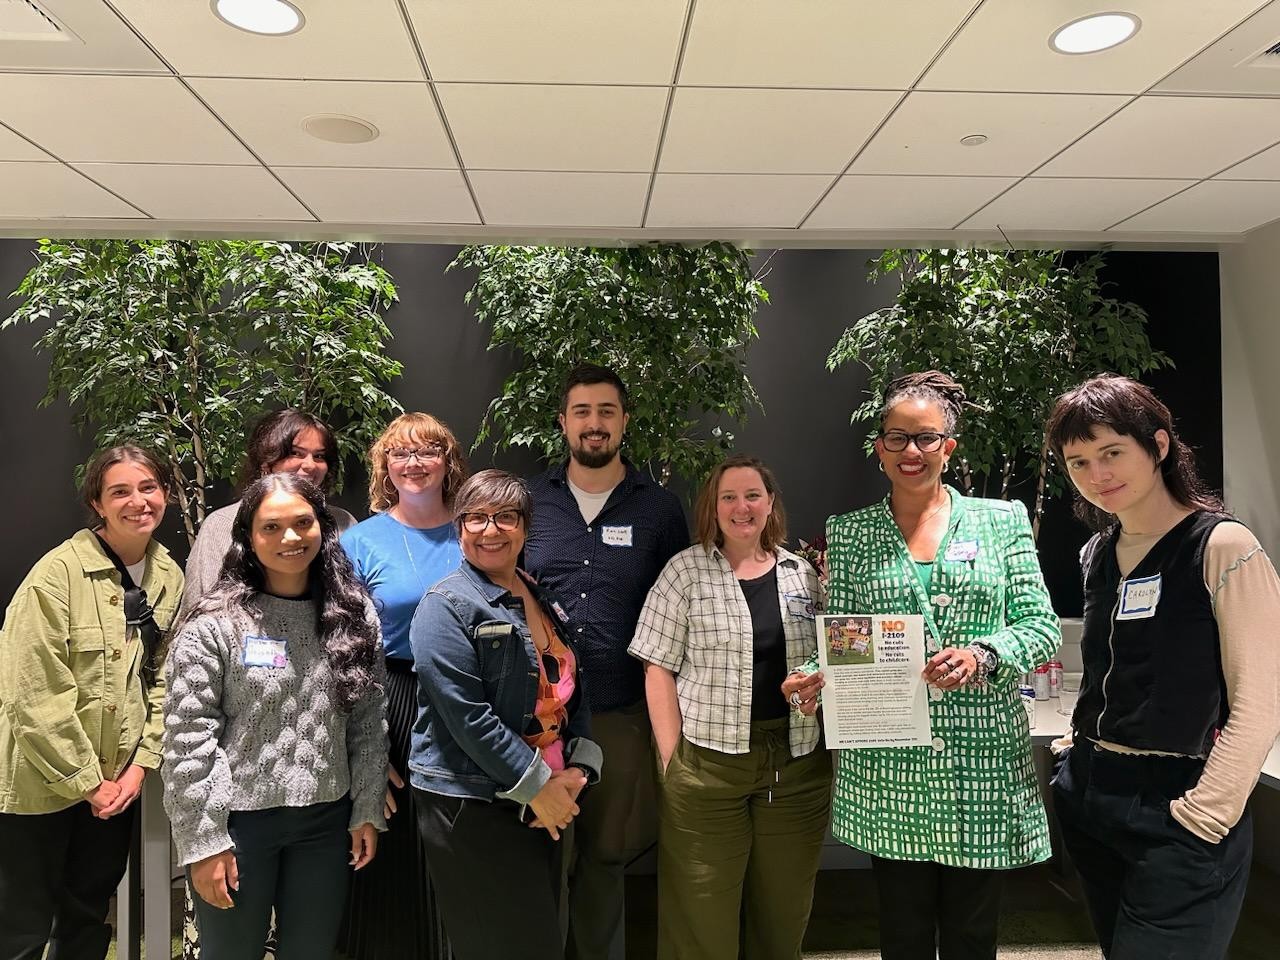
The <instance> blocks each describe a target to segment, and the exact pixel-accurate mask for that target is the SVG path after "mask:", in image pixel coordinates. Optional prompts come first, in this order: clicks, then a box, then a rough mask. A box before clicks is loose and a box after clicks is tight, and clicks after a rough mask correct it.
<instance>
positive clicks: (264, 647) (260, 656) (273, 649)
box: [244, 636, 289, 669]
mask: <svg viewBox="0 0 1280 960" xmlns="http://www.w3.org/2000/svg"><path fill="white" fill-rule="evenodd" d="M244 665H245V666H246V667H273V668H275V669H280V668H281V667H286V666H288V665H289V656H288V654H286V653H285V641H283V640H280V639H277V638H276V637H256V636H254V637H250V636H247V637H245V638H244Z"/></svg>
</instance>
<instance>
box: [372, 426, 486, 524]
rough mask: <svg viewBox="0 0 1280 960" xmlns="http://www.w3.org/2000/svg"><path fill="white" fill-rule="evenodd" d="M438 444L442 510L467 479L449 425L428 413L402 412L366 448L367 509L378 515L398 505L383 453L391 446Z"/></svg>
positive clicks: (465, 467)
mask: <svg viewBox="0 0 1280 960" xmlns="http://www.w3.org/2000/svg"><path fill="white" fill-rule="evenodd" d="M424 443H438V444H440V446H442V447H444V464H445V474H444V484H443V490H442V492H443V495H444V504H445V506H446V507H450V506H452V505H453V496H454V494H455V493H457V492H458V487H460V486H462V481H464V480H465V479H467V458H466V456H465V455H464V454H463V452H462V447H461V446H460V445H459V444H458V438H457V437H455V436H454V435H453V431H452V430H450V429H449V425H448V424H447V423H445V422H444V421H443V420H437V419H436V418H435V417H433V416H431V414H429V413H402V414H400V416H398V417H396V418H395V419H394V420H392V421H391V422H390V423H389V424H387V429H385V430H383V431H382V436H380V437H378V439H377V440H375V441H374V443H373V446H372V447H370V448H369V510H370V511H371V512H372V513H382V512H383V511H384V510H389V509H391V508H392V507H394V506H395V505H396V504H397V503H399V502H400V493H399V491H398V490H396V488H395V485H394V484H393V483H392V482H391V473H390V470H389V469H388V466H387V454H388V452H389V451H391V450H392V449H393V448H395V447H402V446H418V445H421V444H424Z"/></svg>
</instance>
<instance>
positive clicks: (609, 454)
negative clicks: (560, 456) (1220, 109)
mask: <svg viewBox="0 0 1280 960" xmlns="http://www.w3.org/2000/svg"><path fill="white" fill-rule="evenodd" d="M621 447H622V444H621V443H616V444H610V443H608V442H606V443H605V444H604V446H602V447H601V448H600V449H599V450H592V449H591V448H589V447H588V446H587V445H586V444H585V443H584V442H583V440H582V438H581V437H579V438H578V442H577V443H576V444H574V443H570V444H569V455H570V456H571V457H573V459H574V460H575V461H577V462H578V463H579V464H580V465H581V466H584V467H586V468H587V469H588V470H599V469H600V468H601V467H607V466H608V465H609V464H611V463H612V462H613V460H614V458H615V457H616V456H617V455H618V451H619V450H620V449H621Z"/></svg>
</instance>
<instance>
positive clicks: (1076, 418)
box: [1044, 373, 1225, 531]
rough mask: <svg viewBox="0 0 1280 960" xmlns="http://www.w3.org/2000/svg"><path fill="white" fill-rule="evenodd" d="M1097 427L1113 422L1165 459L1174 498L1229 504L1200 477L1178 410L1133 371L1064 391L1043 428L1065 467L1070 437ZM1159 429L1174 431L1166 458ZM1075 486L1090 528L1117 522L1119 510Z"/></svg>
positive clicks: (1082, 436)
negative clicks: (1177, 426)
mask: <svg viewBox="0 0 1280 960" xmlns="http://www.w3.org/2000/svg"><path fill="white" fill-rule="evenodd" d="M1095 427H1109V428H1110V429H1112V430H1114V431H1115V432H1116V433H1120V434H1124V435H1125V436H1128V437H1133V439H1134V440H1135V441H1137V443H1138V445H1139V446H1140V447H1142V449H1143V450H1145V451H1146V452H1147V454H1148V455H1149V456H1150V457H1151V460H1152V462H1153V463H1158V464H1159V465H1160V475H1161V476H1162V477H1163V478H1164V485H1165V486H1166V487H1168V489H1169V493H1170V495H1171V496H1172V497H1173V499H1174V500H1176V501H1178V503H1180V504H1182V506H1184V507H1186V508H1187V509H1188V510H1207V511H1210V512H1213V513H1217V512H1222V511H1224V510H1225V508H1224V507H1223V505H1222V500H1221V499H1220V498H1219V497H1217V496H1216V495H1215V494H1214V493H1213V492H1212V491H1211V490H1210V489H1209V488H1208V487H1207V486H1206V485H1205V483H1204V481H1203V480H1201V479H1200V474H1199V472H1197V470H1196V458H1195V454H1194V453H1193V452H1192V451H1191V448H1190V447H1188V446H1187V445H1186V444H1185V443H1183V442H1182V440H1181V438H1179V436H1178V433H1177V431H1176V430H1174V429H1173V414H1171V413H1170V412H1169V408H1168V407H1166V406H1165V405H1164V404H1163V403H1161V402H1160V399H1159V398H1158V397H1157V396H1156V395H1155V394H1154V393H1152V392H1151V388H1150V387H1147V386H1145V385H1143V384H1141V383H1139V382H1138V381H1137V380H1132V379H1130V378H1129V377H1122V376H1119V375H1118V374H1114V373H1104V374H1100V375H1099V376H1096V377H1093V378H1092V379H1089V380H1086V381H1085V382H1084V383H1082V384H1080V385H1079V386H1078V387H1074V388H1072V389H1071V390H1068V391H1067V392H1066V393H1064V394H1063V395H1062V396H1060V397H1059V398H1058V399H1057V401H1056V402H1055V403H1054V405H1053V410H1052V412H1050V414H1049V419H1048V421H1047V422H1046V423H1045V427H1044V430H1045V438H1046V439H1047V440H1048V442H1049V449H1050V450H1052V451H1053V455H1054V458H1055V459H1056V460H1057V461H1058V464H1059V466H1061V467H1062V470H1063V472H1064V473H1065V472H1066V469H1067V463H1066V458H1065V457H1064V456H1063V453H1062V448H1063V447H1065V446H1066V445H1067V444H1068V443H1080V442H1082V441H1085V440H1092V439H1094V437H1095V436H1096V435H1095V433H1094V428H1095ZM1157 430H1163V431H1164V432H1165V433H1167V434H1168V435H1169V452H1168V453H1167V454H1165V457H1164V459H1163V460H1162V459H1161V458H1160V447H1159V446H1158V445H1157V443H1156V431H1157ZM1068 480H1070V475H1068ZM1071 489H1072V491H1073V492H1074V494H1075V506H1074V507H1073V509H1074V511H1075V515H1076V517H1077V518H1079V519H1080V520H1082V521H1083V522H1084V523H1085V524H1087V525H1088V526H1089V527H1090V529H1093V530H1099V531H1103V530H1109V529H1110V528H1111V527H1113V526H1115V523H1116V518H1115V516H1114V514H1110V513H1107V511H1105V510H1103V509H1102V508H1100V507H1095V506H1094V505H1093V504H1092V503H1090V502H1089V501H1088V500H1086V499H1085V498H1084V497H1082V496H1080V492H1079V491H1078V490H1076V488H1075V485H1074V484H1072V487H1071Z"/></svg>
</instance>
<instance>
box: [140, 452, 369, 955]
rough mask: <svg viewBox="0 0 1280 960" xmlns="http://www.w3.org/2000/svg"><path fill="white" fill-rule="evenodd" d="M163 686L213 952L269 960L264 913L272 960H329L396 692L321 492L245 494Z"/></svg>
mask: <svg viewBox="0 0 1280 960" xmlns="http://www.w3.org/2000/svg"><path fill="white" fill-rule="evenodd" d="M167 675H168V677H169V688H168V695H167V697H166V699H165V711H164V713H165V736H164V760H165V762H164V768H163V777H164V785H165V809H166V810H168V812H169V817H170V819H171V820H172V823H173V838H174V843H175V845H176V846H177V849H178V855H179V861H180V862H181V863H182V864H183V865H184V866H185V867H186V868H187V874H188V880H189V882H190V884H191V887H192V888H193V889H194V890H195V892H196V895H197V897H196V923H197V926H198V928H199V931H200V940H201V946H202V952H203V956H204V957H205V958H206V960H260V958H261V956H262V944H263V941H264V939H265V937H266V934H267V926H268V922H269V920H270V917H271V911H272V908H274V909H275V915H276V923H277V934H278V937H279V947H278V949H277V952H276V956H277V957H279V958H281V960H303V958H307V960H310V958H314V957H323V956H330V955H331V954H332V952H333V949H334V944H335V941H336V939H337V932H338V924H339V921H340V919H341V916H342V907H343V904H344V902H345V900H346V895H347V887H348V883H349V881H350V876H351V873H350V870H349V869H348V867H349V866H350V867H354V868H355V869H357V870H359V869H361V868H362V867H364V866H365V864H367V863H368V862H369V861H370V860H372V859H373V855H374V852H375V850H376V848H377V832H378V831H380V830H384V829H385V828H386V826H385V822H384V819H383V814H382V804H383V789H384V786H385V774H386V766H387V736H386V719H385V709H386V696H385V693H384V687H385V673H384V667H383V661H382V650H381V645H380V642H379V634H378V620H377V617H376V615H375V614H374V612H373V610H372V608H371V605H370V604H369V601H368V598H367V597H366V596H365V593H364V591H363V590H362V589H361V586H360V581H359V580H358V579H357V578H356V576H355V574H354V572H353V571H352V569H351V564H350V562H349V561H348V560H347V557H346V554H345V553H344V552H343V550H342V547H341V546H340V545H339V543H338V532H337V529H336V527H335V524H334V519H333V515H332V514H331V513H330V512H329V511H328V510H327V509H326V507H325V502H324V495H323V494H322V493H321V492H320V491H319V489H318V488H317V487H315V486H314V485H313V484H311V483H310V482H309V481H307V480H305V479H303V478H301V477H299V476H296V475H294V474H287V473H276V474H271V475H269V476H266V477H262V478H261V479H259V480H256V481H254V482H253V483H252V484H250V485H249V487H248V489H247V490H246V491H245V494H244V498H243V499H242V500H241V501H240V508H239V510H238V511H237V513H236V518H235V523H234V524H233V526H232V539H231V547H230V549H229V550H228V552H227V555H226V559H225V561H224V562H223V565H222V571H221V576H220V578H219V580H218V584H217V586H216V587H215V588H214V590H213V592H212V593H210V594H209V595H207V596H206V597H205V598H204V599H202V600H201V601H200V602H199V604H197V606H196V608H195V609H194V610H193V611H192V613H191V615H190V617H189V618H188V619H186V620H185V622H184V623H183V625H182V626H181V627H180V629H179V633H178V636H177V639H176V640H175V641H174V643H173V647H172V650H171V651H170V654H169V660H168V673H167ZM233 907H234V909H231V908H233Z"/></svg>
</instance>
